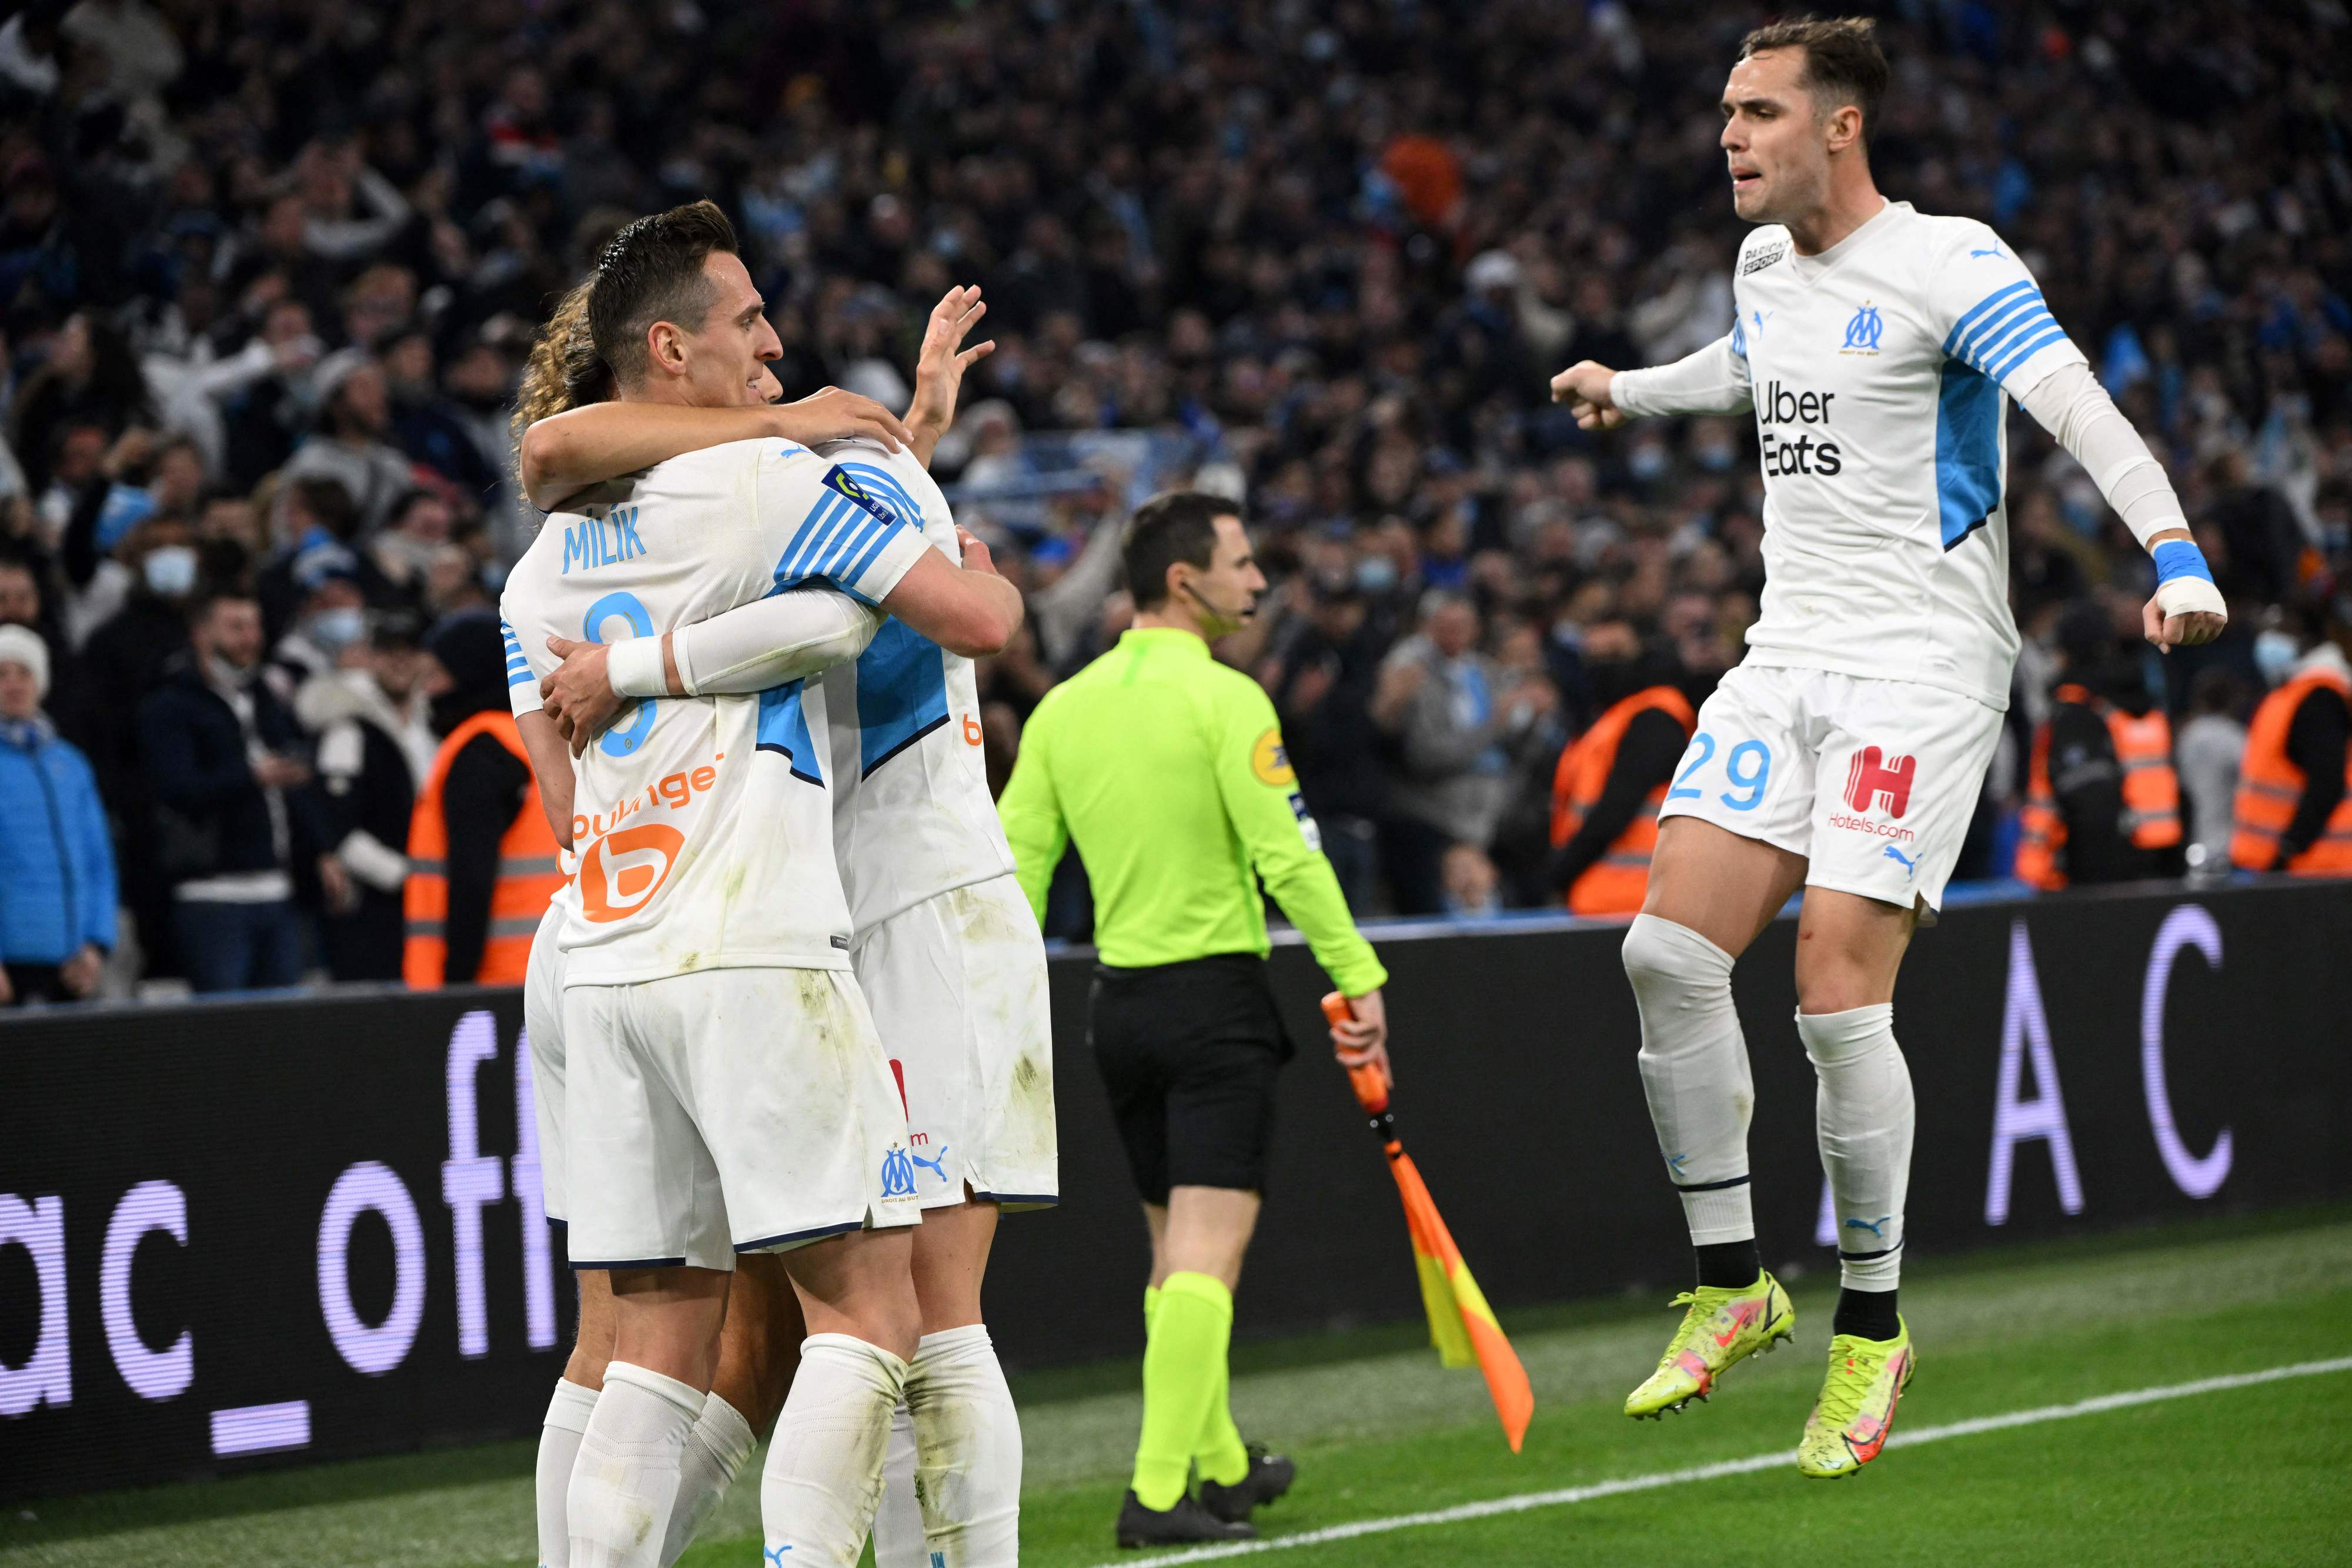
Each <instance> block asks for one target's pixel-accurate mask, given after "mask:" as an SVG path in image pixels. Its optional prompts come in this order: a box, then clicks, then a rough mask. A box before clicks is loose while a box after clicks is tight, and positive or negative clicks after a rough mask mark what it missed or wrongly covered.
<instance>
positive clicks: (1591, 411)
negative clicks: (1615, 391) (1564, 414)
mask: <svg viewBox="0 0 2352 1568" xmlns="http://www.w3.org/2000/svg"><path fill="white" fill-rule="evenodd" d="M1616 377H1617V372H1616V371H1612V370H1611V369H1610V368H1609V367H1608V366H1607V365H1600V364H1595V363H1593V362H1592V361H1591V360H1579V361H1577V362H1576V363H1575V364H1572V365H1570V366H1569V367H1568V369H1566V370H1564V371H1560V372H1559V374H1558V375H1556V376H1554V377H1552V379H1551V401H1552V402H1564V403H1566V404H1568V412H1569V413H1572V414H1574V415H1576V423H1578V425H1579V426H1580V427H1581V428H1583V429H1586V430H1614V429H1616V428H1617V427H1618V426H1619V425H1621V424H1622V423H1625V415H1624V413H1622V411H1620V410H1619V408H1618V407H1617V405H1616V404H1615V403H1614V402H1611V401H1610V399H1609V383H1610V382H1612V381H1614V380H1615V379H1616Z"/></svg>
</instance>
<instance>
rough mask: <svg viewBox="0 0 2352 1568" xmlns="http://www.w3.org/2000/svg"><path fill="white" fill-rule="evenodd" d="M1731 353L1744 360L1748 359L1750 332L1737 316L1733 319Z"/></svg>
mask: <svg viewBox="0 0 2352 1568" xmlns="http://www.w3.org/2000/svg"><path fill="white" fill-rule="evenodd" d="M1731 351H1732V352H1733V353H1735V354H1738V356H1739V357H1740V358H1741V359H1743V360H1744V359H1746V358H1747V357H1748V332H1747V330H1746V329H1744V328H1742V327H1741V326H1740V324H1739V318H1738V317H1737V316H1734V317H1733V318H1732V319H1731Z"/></svg>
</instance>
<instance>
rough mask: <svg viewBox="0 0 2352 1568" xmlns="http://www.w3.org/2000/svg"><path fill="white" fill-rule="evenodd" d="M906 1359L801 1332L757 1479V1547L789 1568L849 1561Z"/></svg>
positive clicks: (847, 1567) (878, 1477) (849, 1340)
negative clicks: (760, 1533) (760, 1538)
mask: <svg viewBox="0 0 2352 1568" xmlns="http://www.w3.org/2000/svg"><path fill="white" fill-rule="evenodd" d="M906 1393H907V1364H906V1363H905V1362H903V1361H901V1360H899V1359H898V1357H897V1356H895V1355H892V1354H890V1353H889V1352H888V1351H887V1350H884V1349H882V1348H881V1347H880V1346H878V1345H872V1344H868V1343H866V1342H865V1341H864V1340H861V1339H856V1338H853V1337H852V1336H850V1335H848V1334H837V1333H820V1334H811V1335H810V1336H809V1337H808V1338H807V1339H806V1340H805V1341H803V1343H802V1344H801V1364H800V1370H799V1371H798V1372H797V1373H795V1374H793V1390H792V1393H791V1394H789V1395H787V1396H785V1398H784V1413H783V1415H782V1416H780V1417H779V1418H778V1419H777V1421H776V1435H775V1437H774V1439H773V1440H772V1441H771V1442H770V1443H769V1445H768V1466H767V1469H766V1471H765V1473H764V1474H762V1475H761V1478H760V1514H761V1526H762V1528H763V1530H764V1531H765V1534H766V1537H767V1542H766V1545H767V1554H768V1555H769V1556H770V1557H771V1558H773V1559H776V1560H778V1561H781V1560H782V1558H783V1557H784V1556H785V1555H786V1554H787V1553H789V1554H790V1557H791V1561H792V1563H793V1568H856V1563H857V1559H858V1555H859V1553H860V1552H863V1551H864V1550H865V1547H866V1533H867V1531H870V1530H871V1529H872V1528H873V1524H874V1508H875V1504H876V1503H877V1502H878V1501H879V1500H881V1494H882V1450H883V1448H884V1446H885V1445H886V1444H887V1442H888V1441H889V1437H890V1413H891V1412H892V1411H893V1410H895V1409H897V1408H898V1402H899V1401H900V1400H901V1399H903V1398H905V1397H906Z"/></svg>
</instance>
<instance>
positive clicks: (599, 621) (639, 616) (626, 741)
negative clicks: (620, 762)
mask: <svg viewBox="0 0 2352 1568" xmlns="http://www.w3.org/2000/svg"><path fill="white" fill-rule="evenodd" d="M615 615H618V616H620V617H621V618H622V619H623V620H625V621H626V622H628V623H629V634H630V635H631V636H633V637H650V636H652V635H653V634H654V618H653V617H652V616H650V615H648V614H646V607H645V604H644V603H643V602H642V601H640V600H639V599H638V598H637V596H636V595H635V594H634V593H608V594H606V595H604V598H602V599H600V600H598V601H596V602H595V603H593V604H592V605H590V606H589V607H588V614H587V616H586V618H585V619H584V620H583V622H582V623H581V627H580V635H581V636H582V637H583V639H585V640H586V641H588V642H591V643H603V642H606V641H609V639H607V638H606V637H605V636H604V622H607V621H609V620H611V619H612V618H613V617H614V616H615ZM653 732H654V704H653V699H652V698H650V697H641V698H639V699H638V701H637V711H636V713H635V715H634V716H632V717H631V718H630V720H629V722H628V725H627V726H626V727H614V728H612V729H608V730H606V731H605V732H604V734H603V735H601V736H599V737H596V744H597V745H598V746H599V747H602V748H603V749H604V755H605V756H607V757H627V756H630V755H631V754H633V753H634V752H635V750H636V749H637V748H638V747H641V746H643V745H645V743H646V737H647V736H649V735H651V734H652V733H653Z"/></svg>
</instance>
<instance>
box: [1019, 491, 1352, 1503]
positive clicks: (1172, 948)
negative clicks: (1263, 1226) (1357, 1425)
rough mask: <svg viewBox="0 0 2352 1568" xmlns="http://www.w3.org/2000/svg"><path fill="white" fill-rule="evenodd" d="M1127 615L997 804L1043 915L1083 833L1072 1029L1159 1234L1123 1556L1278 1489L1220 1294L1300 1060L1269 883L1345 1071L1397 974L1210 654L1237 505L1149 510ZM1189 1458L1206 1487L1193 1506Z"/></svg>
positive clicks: (1137, 523)
mask: <svg viewBox="0 0 2352 1568" xmlns="http://www.w3.org/2000/svg"><path fill="white" fill-rule="evenodd" d="M1126 558H1127V580H1128V584H1129V591H1131V592H1132V593H1133V595H1134V597H1135V624H1134V625H1133V626H1132V627H1131V628H1130V629H1129V631H1128V632H1126V633H1125V634H1124V635H1123V636H1121V637H1120V638H1119V640H1118V645H1117V646H1116V647H1114V648H1112V649H1111V650H1110V651H1109V652H1108V653H1105V654H1103V655H1102V657H1100V658H1098V659H1097V660H1096V661H1095V662H1094V663H1092V664H1088V665H1087V667H1086V668H1085V669H1083V670H1081V671H1079V672H1078V673H1077V674H1076V675H1074V676H1072V677H1071V678H1070V679H1069V680H1068V681H1066V682H1065V683H1063V684H1062V685H1059V686H1056V687H1055V688H1054V689H1053V690H1052V691H1051V692H1048V693H1047V694H1046V695H1045V701H1044V702H1042V703H1040V704H1039V705H1038V706H1037V710H1036V712H1035V713H1034V714H1033V715H1032V716H1030V719H1029V723H1028V726H1027V727H1026V728H1025V729H1024V731H1023V732H1022V737H1021V756H1020V759H1019V761H1018V762H1017V763H1016V764H1015V766H1014V768H1013V779H1012V782H1011V783H1010V784H1008V785H1007V786H1006V788H1005V790H1004V797H1003V800H1001V801H1000V802H999V803H998V805H999V810H1000V811H1001V812H1002V814H1003V819H1004V831H1005V836H1006V837H1007V839H1009V840H1010V841H1011V843H1012V846H1013V858H1014V863H1015V864H1016V866H1017V867H1018V871H1019V876H1020V880H1021V886H1022V888H1023V890H1024V892H1026V893H1027V894H1028V895H1029V903H1030V906H1031V907H1032V908H1033V909H1034V910H1035V911H1036V913H1037V915H1038V916H1039V918H1040V919H1041V920H1042V919H1043V918H1044V915H1045V890H1046V887H1047V885H1048V884H1049V883H1051V882H1052V880H1053V876H1054V868H1055V863H1056V862H1059V861H1060V859H1061V858H1062V851H1063V848H1064V846H1065V845H1066V844H1067V843H1069V842H1071V841H1076V844H1077V847H1078V853H1079V855H1080V856H1081V858H1083V859H1084V861H1085V862H1086V870H1087V881H1088V883H1091V884H1092V886H1093V889H1094V899H1095V943H1096V947H1097V952H1098V953H1099V955H1100V959H1101V962H1100V964H1099V965H1098V967H1097V969H1096V971H1095V982H1094V991H1093V996H1092V998H1091V1000H1090V1004H1089V1009H1088V1020H1087V1029H1088V1034H1089V1037H1090V1038H1091V1040H1092V1041H1093V1044H1094V1051H1095V1063H1096V1066H1097V1068H1099V1069H1100V1071H1101V1072H1102V1078H1103V1086H1104V1087H1105V1088H1106V1089H1108V1091H1109V1092H1110V1103H1111V1111H1112V1114H1113V1115H1114V1116H1115V1117H1116V1118H1117V1120H1118V1130H1119V1137H1120V1139H1121V1141H1122V1142H1123V1143H1124V1144H1125V1145H1126V1146H1127V1158H1128V1166H1129V1169H1130V1170H1131V1171H1132V1172H1133V1173H1134V1176H1135V1185H1136V1187H1137V1189H1138V1191H1139V1193H1140V1194H1141V1195H1142V1198H1143V1216H1144V1223H1145V1224H1146V1225H1147V1226H1148V1227H1149V1228H1150V1232H1151V1281H1150V1285H1149V1286H1147V1287H1146V1288H1145V1291H1144V1293H1143V1313H1144V1322H1145V1326H1146V1330H1147V1333H1148V1335H1149V1343H1148V1348H1147V1349H1146V1350H1145V1352H1144V1357H1143V1435H1142V1438H1141V1441H1140V1442H1139V1443H1138V1445H1137V1447H1136V1455H1135V1479H1134V1487H1133V1490H1130V1491H1129V1493H1128V1495H1127V1500H1126V1503H1125V1505H1124V1507H1122V1508H1121V1510H1120V1511H1119V1517H1118V1542H1119V1544H1120V1545H1122V1546H1143V1545H1153V1544H1160V1543H1163V1542H1186V1541H1232V1540H1243V1539H1247V1538H1249V1537H1250V1536H1253V1535H1255V1533H1256V1532H1255V1530H1253V1529H1252V1527H1251V1526H1250V1523H1249V1514H1250V1510H1251V1509H1252V1508H1254V1507H1255V1506H1256V1505H1258V1504H1260V1503H1263V1502H1269V1501H1271V1500H1274V1499H1275V1498H1276V1497H1279V1496H1281V1495H1282V1493H1283V1492H1284V1491H1286V1490H1288V1489H1289V1486H1290V1481H1291V1477H1292V1473H1293V1467H1292V1465H1291V1463H1290V1461H1289V1460H1287V1459H1286V1458H1281V1457H1279V1456H1276V1455H1269V1454H1266V1453H1265V1452H1263V1451H1256V1452H1253V1451H1252V1450H1250V1449H1248V1448H1244V1445H1243V1443H1242V1440H1241V1436H1240V1434H1239V1433H1238V1432H1237V1431H1236V1430H1235V1429H1234V1420H1233V1416H1232V1414H1231V1413H1230V1411H1229V1409H1228V1407H1227V1402H1226V1384H1227V1374H1226V1364H1225V1352H1226V1347H1227V1344H1228V1343H1229V1341H1230V1340H1231V1337H1232V1333H1233V1321H1234V1305H1233V1291H1234V1283H1235V1282H1236V1281H1238V1280H1239V1279H1240V1277H1241V1265H1242V1254H1243V1252H1244V1250H1245V1249H1247V1248H1248V1246H1249V1239H1250V1232H1251V1231H1252V1230H1253V1229H1254V1228H1255V1226H1256V1224H1257V1215H1258V1206H1259V1203H1260V1201H1261V1195H1262V1194H1263V1192H1264V1190H1265V1166H1266V1152H1267V1145H1268V1144H1269V1142H1270V1141H1271V1138H1272V1136H1273V1132H1274V1090H1275V1076H1276V1073H1277V1072H1278V1071H1280V1070H1281V1067H1282V1064H1283V1063H1284V1062H1285V1061H1287V1060H1289V1058H1290V1056H1291V1054H1292V1050H1293V1048H1292V1045H1291V1042H1290V1039H1289V1036H1288V1035H1287V1034H1286V1033H1285V1031H1284V1030H1283V1026H1282V1019H1281V1016H1280V1014H1279V1013H1278V1012H1277V1011H1276V1007H1275V1002H1274V993H1273V991H1272V990H1271V988H1269V987H1268V986H1267V984H1266V978H1265V956H1266V953H1267V950H1268V949H1267V943H1266V936H1265V903H1264V901H1263V899H1262V898H1261V897H1260V896H1259V894H1258V884H1259V883H1260V882H1263V883H1265V889H1266V891H1267V892H1268V893H1270V894H1273V895H1274V897H1275V899H1276V901H1277V902H1278V903H1279V904H1281V905H1282V908H1283V912H1284V913H1285V914H1286V915H1288V916H1289V917H1290V919H1291V920H1292V921H1293V922H1294V923H1295V924H1296V925H1297V926H1298V928H1299V929H1300V930H1301V931H1302V932H1304V933H1305V934H1306V936H1307V944H1308V946H1311V947H1312V948H1313V949H1314V952H1315V956H1316V958H1317V959H1318V961H1319V962H1320V963H1321V964H1322V966H1323V967H1324V969H1325V971H1326V972H1327V973H1328V974H1329V975H1330V977H1331V979H1332V982H1333V984H1334V985H1336V986H1337V987H1338V988H1339V990H1340V991H1341V992H1342V993H1343V994H1345V995H1346V996H1347V997H1349V998H1350V999H1351V1000H1352V1001H1353V1002H1354V1004H1355V1012H1356V1021H1354V1022H1353V1023H1349V1024H1344V1025H1341V1026H1339V1027H1338V1028H1336V1029H1334V1030H1332V1041H1333V1044H1334V1046H1335V1047H1336V1048H1337V1050H1338V1052H1339V1059H1340V1061H1342V1062H1343V1063H1345V1064H1347V1065H1349V1066H1357V1065H1361V1064H1363V1063H1365V1062H1372V1063H1376V1064H1377V1065H1378V1066H1379V1067H1380V1068H1381V1071H1382V1073H1383V1074H1385V1073H1386V1072H1387V1071H1388V1052H1387V1036H1388V1025H1387V1019H1386V1015H1385V1013H1384V1011H1383V1009H1382V1007H1381V990H1380V988H1381V985H1382V983H1383V982H1385V981H1386V980H1387V978H1388V974H1387V971H1385V970H1384V969H1382V968H1381V962H1380V960H1379V958H1377V957H1375V956H1373V953H1372V949H1371V946H1370V944H1369V943H1367V942H1366V941H1365V940H1364V939H1363V937H1362V936H1360V935H1358V934H1357V931H1356V927H1355V923H1354V922H1353V921H1352V920H1350V919H1349V915H1348V905H1347V902H1346V900H1345V899H1344V898H1342V897H1341V895H1340V893H1339V879H1338V878H1337V877H1336V876H1334V875H1333V874H1332V871H1331V864H1330V862H1328V861H1327V860H1325V859H1324V858H1323V852H1322V840H1321V838H1320V836H1319V835H1318V832H1317V831H1316V826H1315V819H1314V818H1312V817H1310V816H1308V815H1307V803H1306V801H1305V800H1303V799H1302V798H1301V797H1300V795H1299V793H1298V785H1297V779H1295V778H1294V777H1293V776H1292V774H1291V770H1290V762H1289V758H1288V757H1287V756H1286V753H1285V751H1284V749H1283V745H1282V732H1281V729H1280V728H1279V727H1278V726H1277V725H1276V722H1275V716H1274V704H1273V703H1272V702H1271V701H1269V700H1268V699H1267V697H1266V695H1265V691H1264V690H1262V689H1261V688H1260V687H1259V686H1258V685H1257V683H1256V682H1255V681H1253V680H1251V679H1250V678H1249V677H1248V676H1247V675H1245V674H1241V673H1240V672H1239V671H1237V670H1233V669H1229V668H1227V667H1226V666H1225V665H1223V664H1218V663H1217V662H1216V661H1215V660H1214V659H1212V658H1211V657H1210V656H1209V643H1210V642H1211V641H1212V640H1213V639H1215V638H1218V637H1222V636H1223V635H1224V634H1225V633H1226V632H1232V631H1234V630H1235V629H1237V628H1238V627H1240V626H1241V625H1242V624H1243V623H1244V622H1246V621H1248V620H1249V619H1250V617H1251V616H1252V615H1253V614H1255V612H1256V609H1257V601H1258V596H1259V595H1260V594H1262V593H1264V592H1265V575H1264V574H1263V573H1262V572H1260V571H1259V570H1258V567H1257V562H1256V559H1255V557H1254V556H1253V555H1252V553H1251V550H1250V541H1249V536H1248V535H1247V534H1246V533H1245V532H1244V531H1243V528H1242V521H1241V517H1240V516H1239V515H1238V510H1237V508H1236V507H1235V506H1234V503H1233V502H1231V501H1229V500H1226V499H1224V498H1223V497H1218V496H1211V495H1204V494H1202V493H1199V492H1196V491H1174V492H1171V493H1169V494H1166V495H1161V496H1155V497H1152V498H1151V499H1150V500H1149V501H1147V502H1145V503H1144V504H1143V506H1142V507H1139V508H1138V509H1137V511H1136V514H1135V517H1134V518H1133V519H1132V520H1131V521H1130V522H1129V525H1128V531H1127V538H1126ZM1195 1460H1197V1461H1198V1463H1199V1465H1200V1471H1201V1495H1200V1497H1199V1498H1198V1500H1195V1499H1194V1498H1192V1496H1191V1495H1190V1494H1189V1493H1188V1491H1187V1490H1186V1485H1187V1482H1186V1476H1187V1472H1188V1470H1189V1469H1191V1467H1192V1464H1193V1462H1194V1461H1195Z"/></svg>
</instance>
